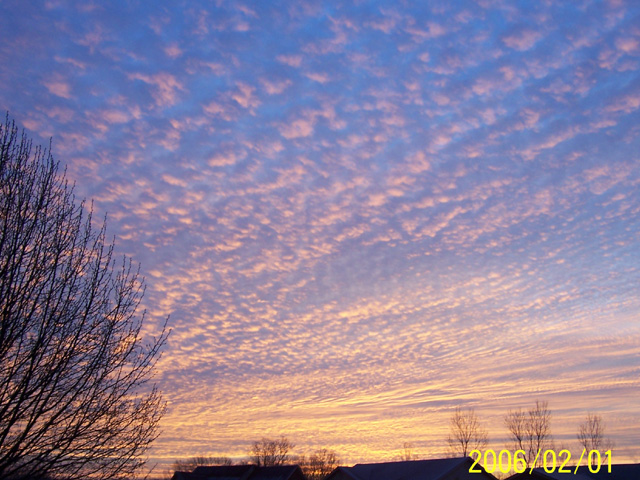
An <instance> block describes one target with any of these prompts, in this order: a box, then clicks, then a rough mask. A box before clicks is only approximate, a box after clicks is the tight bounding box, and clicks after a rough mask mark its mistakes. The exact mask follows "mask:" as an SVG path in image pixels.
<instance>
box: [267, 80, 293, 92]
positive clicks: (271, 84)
mask: <svg viewBox="0 0 640 480" xmlns="http://www.w3.org/2000/svg"><path fill="white" fill-rule="evenodd" d="M260 83H262V86H263V87H264V89H265V91H266V92H267V93H268V94H269V95H278V94H280V93H282V92H284V91H285V90H286V89H287V88H289V87H290V86H291V84H292V82H291V80H289V79H287V80H273V81H272V80H269V79H266V78H261V79H260Z"/></svg>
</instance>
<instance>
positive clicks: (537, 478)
mask: <svg viewBox="0 0 640 480" xmlns="http://www.w3.org/2000/svg"><path fill="white" fill-rule="evenodd" d="M567 468H568V470H571V473H558V472H557V471H556V472H553V473H547V472H545V471H544V468H534V469H533V474H532V475H529V472H528V471H525V472H524V473H518V474H515V475H512V476H511V477H509V478H508V479H507V480H524V479H527V480H529V479H530V480H569V479H571V480H600V479H602V480H605V479H606V480H638V479H640V463H628V464H617V465H616V464H614V465H611V473H609V471H608V467H607V466H606V465H603V466H602V467H601V468H600V471H599V472H598V473H592V472H590V471H589V467H587V466H582V467H578V472H577V474H574V473H573V472H574V471H575V470H574V469H575V466H574V467H567Z"/></svg>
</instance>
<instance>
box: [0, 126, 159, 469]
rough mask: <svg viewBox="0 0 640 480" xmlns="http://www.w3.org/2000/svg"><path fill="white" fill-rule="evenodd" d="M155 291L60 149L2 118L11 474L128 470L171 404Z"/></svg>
mask: <svg viewBox="0 0 640 480" xmlns="http://www.w3.org/2000/svg"><path fill="white" fill-rule="evenodd" d="M143 293H144V286H143V283H142V280H141V279H140V278H139V275H138V271H137V270H136V269H134V268H132V265H131V262H130V261H129V260H127V259H123V260H122V261H121V262H116V260H115V258H114V257H113V243H111V244H109V243H106V242H105V224H104V222H103V224H102V226H101V228H100V229H98V230H96V229H95V228H93V227H92V221H91V212H87V211H86V209H85V207H84V205H83V203H80V204H78V203H76V200H75V196H74V194H73V187H72V186H70V185H69V184H68V182H67V180H66V178H65V173H64V172H60V169H59V164H58V163H57V162H55V161H54V159H53V157H52V156H51V153H50V151H49V152H48V151H45V150H43V149H41V148H35V149H32V144H31V142H30V141H29V140H28V139H27V137H26V135H25V134H24V133H23V134H22V135H20V136H19V135H18V131H17V128H16V127H15V124H14V123H13V122H10V121H9V119H8V117H7V120H6V122H5V123H4V125H1V124H0V478H3V479H13V478H26V477H28V478H38V477H40V478H44V477H46V478H59V477H64V478H65V479H69V480H71V479H76V478H96V479H106V478H114V479H115V478H120V477H125V476H131V475H132V474H134V473H135V472H136V471H138V470H139V469H140V468H141V467H142V466H143V465H144V458H143V457H144V453H145V451H146V450H147V448H148V447H149V445H150V443H151V442H152V441H153V440H154V439H155V438H156V436H157V433H158V422H159V420H160V418H161V417H162V414H163V413H164V410H165V403H164V402H163V400H162V398H161V395H160V393H159V392H158V390H157V389H156V387H155V386H153V385H149V384H148V381H149V379H150V375H151V374H152V369H153V367H154V365H155V362H156V361H157V359H158V358H159V354H160V350H161V347H162V346H163V344H164V343H165V341H166V338H167V333H166V332H165V330H163V331H162V332H161V333H160V334H159V336H158V337H157V338H154V339H150V340H147V341H144V339H142V338H141V328H142V324H143V320H144V313H142V314H138V313H137V309H138V306H139V303H140V300H141V298H142V295H143Z"/></svg>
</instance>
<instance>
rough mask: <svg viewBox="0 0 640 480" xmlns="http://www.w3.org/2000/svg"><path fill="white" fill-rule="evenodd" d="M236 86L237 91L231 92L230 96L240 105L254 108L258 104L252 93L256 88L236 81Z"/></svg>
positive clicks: (258, 101)
mask: <svg viewBox="0 0 640 480" xmlns="http://www.w3.org/2000/svg"><path fill="white" fill-rule="evenodd" d="M236 86H237V87H238V90H239V92H236V93H233V94H231V98H233V99H234V100H235V101H236V102H238V104H239V105H240V106H241V107H243V108H255V107H257V106H258V105H260V100H259V99H258V98H256V97H255V96H254V95H253V92H254V91H255V90H256V89H255V88H254V87H252V86H250V85H247V84H246V83H243V82H238V83H237V84H236Z"/></svg>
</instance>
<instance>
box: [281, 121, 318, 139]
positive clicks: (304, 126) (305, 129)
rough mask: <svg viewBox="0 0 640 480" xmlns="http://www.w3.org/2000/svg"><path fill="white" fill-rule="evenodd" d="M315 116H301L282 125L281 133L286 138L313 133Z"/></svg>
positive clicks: (306, 135)
mask: <svg viewBox="0 0 640 480" xmlns="http://www.w3.org/2000/svg"><path fill="white" fill-rule="evenodd" d="M314 123H315V121H314V119H313V118H299V119H298V120H295V121H293V122H291V123H289V124H286V125H282V126H281V127H280V135H282V136H283V137H284V138H286V139H292V138H300V137H308V136H309V135H311V134H312V133H313V125H314Z"/></svg>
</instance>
